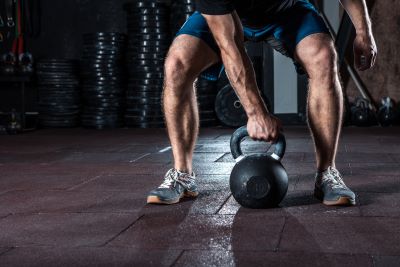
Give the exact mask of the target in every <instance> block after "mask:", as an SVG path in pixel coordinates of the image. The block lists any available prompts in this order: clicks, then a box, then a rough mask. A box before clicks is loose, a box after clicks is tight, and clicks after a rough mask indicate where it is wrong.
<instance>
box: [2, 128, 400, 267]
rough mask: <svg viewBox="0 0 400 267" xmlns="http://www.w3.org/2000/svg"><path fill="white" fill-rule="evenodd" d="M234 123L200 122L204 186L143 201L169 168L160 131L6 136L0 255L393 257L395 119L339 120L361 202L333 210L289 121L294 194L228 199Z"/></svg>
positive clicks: (341, 163)
mask: <svg viewBox="0 0 400 267" xmlns="http://www.w3.org/2000/svg"><path fill="white" fill-rule="evenodd" d="M232 132H233V130H232V129H222V128H211V129H202V130H201V135H200V138H199V141H198V145H197V146H196V151H195V156H194V159H195V171H196V172H197V174H198V178H199V179H198V183H199V187H200V190H201V195H200V196H199V197H198V199H197V200H195V201H184V202H182V203H180V204H177V205H172V206H160V205H146V194H147V192H148V191H149V190H151V189H153V188H154V187H156V186H158V185H159V184H160V183H161V181H162V178H163V175H164V173H165V172H166V170H167V169H168V168H169V167H170V166H171V151H170V150H169V149H168V146H169V142H168V139H167V135H166V133H165V130H164V129H147V130H138V129H118V130H104V131H95V130H84V129H66V130H40V131H36V132H32V133H27V134H23V135H17V136H2V137H1V139H0V229H1V230H0V265H1V266H56V265H57V266H199V265H203V266H288V265H289V266H291V265H296V266H324V267H326V266H399V265H400V223H399V222H400V220H399V217H400V176H399V173H400V168H399V163H400V142H399V141H398V140H399V136H400V128H385V129H384V128H345V129H344V132H343V135H342V139H341V140H342V141H341V144H340V149H339V154H338V159H337V161H338V168H339V170H341V172H342V173H343V175H344V179H345V181H346V182H347V184H348V186H349V187H350V188H352V189H353V190H354V191H355V192H356V193H357V200H358V203H357V205H356V206H354V207H341V208H337V207H325V206H323V205H322V204H320V203H319V202H318V201H316V200H315V199H314V198H313V196H312V194H313V179H314V166H315V161H314V154H313V146H312V141H311V138H310V136H309V133H308V131H307V129H306V128H305V127H286V128H285V133H286V136H287V139H288V144H287V153H286V155H285V158H284V161H283V162H284V165H285V168H286V169H287V171H288V174H289V178H290V185H289V192H288V194H287V196H286V198H285V200H284V201H283V202H282V203H281V207H279V208H275V209H266V210H250V209H245V208H241V207H239V205H238V204H237V203H236V202H235V200H234V199H233V198H232V197H231V194H230V191H229V185H228V179H229V173H230V171H231V168H232V166H233V164H234V162H233V160H232V158H231V156H230V154H229V138H230V134H231V133H232ZM245 147H246V150H247V151H262V150H263V149H266V146H265V144H261V143H252V142H250V141H246V143H245Z"/></svg>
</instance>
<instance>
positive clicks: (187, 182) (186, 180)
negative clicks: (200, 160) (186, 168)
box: [147, 169, 199, 204]
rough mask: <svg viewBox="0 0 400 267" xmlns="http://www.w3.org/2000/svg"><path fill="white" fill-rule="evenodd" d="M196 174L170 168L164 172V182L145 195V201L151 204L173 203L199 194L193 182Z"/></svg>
mask: <svg viewBox="0 0 400 267" xmlns="http://www.w3.org/2000/svg"><path fill="white" fill-rule="evenodd" d="M195 178H196V175H195V174H194V172H193V173H192V174H188V173H183V172H180V171H178V170H176V169H170V170H169V171H168V172H167V174H165V177H164V182H163V183H162V184H161V185H160V186H159V187H158V188H156V189H154V190H152V191H151V192H150V193H149V194H148V196H147V203H151V204H175V203H178V202H179V201H180V200H181V199H182V198H184V197H189V198H194V197H197V196H198V195H199V192H198V191H197V186H196V182H195Z"/></svg>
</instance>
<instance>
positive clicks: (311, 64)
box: [306, 44, 338, 83]
mask: <svg viewBox="0 0 400 267" xmlns="http://www.w3.org/2000/svg"><path fill="white" fill-rule="evenodd" d="M312 50H313V51H311V53H310V54H309V57H308V58H309V60H308V66H307V67H306V69H307V72H308V74H309V76H310V79H313V80H318V82H320V83H322V82H324V81H325V82H328V83H333V82H335V81H336V80H337V77H338V71H337V54H336V50H335V48H334V46H333V44H332V45H324V46H321V47H318V48H314V49H312Z"/></svg>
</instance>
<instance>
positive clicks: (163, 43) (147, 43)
mask: <svg viewBox="0 0 400 267" xmlns="http://www.w3.org/2000/svg"><path fill="white" fill-rule="evenodd" d="M129 44H132V45H133V46H132V47H137V46H159V47H168V46H169V43H168V42H166V41H160V40H138V39H133V38H132V39H130V40H129Z"/></svg>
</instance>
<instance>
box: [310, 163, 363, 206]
mask: <svg viewBox="0 0 400 267" xmlns="http://www.w3.org/2000/svg"><path fill="white" fill-rule="evenodd" d="M314 196H315V197H316V198H318V199H319V200H321V201H322V203H323V204H325V205H328V206H333V205H347V206H349V205H355V204H356V195H355V194H354V192H353V191H351V190H350V189H349V188H348V187H347V186H346V185H345V183H344V182H343V180H342V176H341V174H340V173H339V171H338V170H336V169H335V168H333V167H329V168H328V169H327V170H326V171H324V172H323V173H319V174H317V175H316V177H315V189H314Z"/></svg>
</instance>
